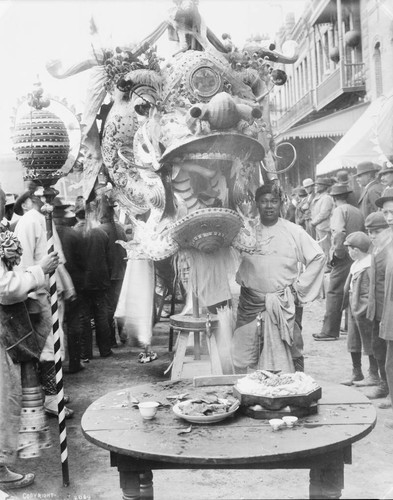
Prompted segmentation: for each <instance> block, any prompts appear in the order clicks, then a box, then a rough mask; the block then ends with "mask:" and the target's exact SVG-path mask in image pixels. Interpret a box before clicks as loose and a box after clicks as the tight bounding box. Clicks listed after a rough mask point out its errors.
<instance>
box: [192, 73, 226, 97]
mask: <svg viewBox="0 0 393 500" xmlns="http://www.w3.org/2000/svg"><path fill="white" fill-rule="evenodd" d="M190 85H191V88H192V90H193V91H194V92H195V93H196V94H197V95H198V96H200V97H202V98H203V97H212V96H213V95H215V94H217V92H219V91H220V89H221V86H222V81H221V77H220V75H219V74H218V72H217V71H215V70H214V69H212V68H209V67H207V66H201V67H199V68H197V69H196V70H195V71H193V73H192V74H191V77H190Z"/></svg>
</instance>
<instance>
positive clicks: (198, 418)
mask: <svg viewBox="0 0 393 500" xmlns="http://www.w3.org/2000/svg"><path fill="white" fill-rule="evenodd" d="M239 406H240V402H239V401H238V400H237V399H234V398H229V399H221V398H218V399H217V400H216V401H214V402H211V401H209V400H204V399H189V400H188V401H183V402H181V403H177V404H175V406H174V407H173V411H174V413H175V415H177V416H178V417H180V418H183V419H184V420H187V422H190V423H193V424H213V423H215V422H221V421H222V420H225V419H226V418H228V417H230V416H231V415H234V414H235V413H236V411H237V410H238V408H239Z"/></svg>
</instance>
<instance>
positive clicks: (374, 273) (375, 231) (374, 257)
mask: <svg viewBox="0 0 393 500" xmlns="http://www.w3.org/2000/svg"><path fill="white" fill-rule="evenodd" d="M365 226H366V230H367V232H368V235H369V237H370V240H371V243H372V245H371V247H370V253H371V279H370V288H369V291H368V307H367V318H368V319H369V320H371V321H372V322H373V325H372V349H373V356H374V358H375V359H376V360H377V363H378V370H379V376H380V379H379V381H378V385H377V387H374V388H373V389H372V390H371V391H370V392H368V393H367V394H366V396H367V397H368V398H369V399H377V398H386V397H387V396H388V395H389V388H388V383H387V380H386V371H385V363H386V342H385V340H384V339H381V337H380V336H379V325H380V322H381V317H382V311H383V303H384V296H385V274H386V262H387V259H388V257H389V252H390V251H391V243H392V236H393V235H392V231H390V230H389V226H388V224H387V222H386V220H385V217H384V216H383V213H382V212H381V211H380V210H379V211H378V212H373V213H372V214H370V215H369V216H368V217H367V219H366V221H365ZM366 384H367V382H364V381H361V382H356V383H355V385H360V386H362V385H366ZM389 404H390V402H389V401H385V402H383V401H382V402H381V403H379V405H378V406H379V407H380V408H382V407H384V406H386V405H389ZM381 405H382V406H381Z"/></svg>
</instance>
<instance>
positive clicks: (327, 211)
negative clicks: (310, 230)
mask: <svg viewBox="0 0 393 500" xmlns="http://www.w3.org/2000/svg"><path fill="white" fill-rule="evenodd" d="M331 185H332V182H331V180H330V179H327V178H323V177H317V178H316V179H315V196H314V199H313V200H312V203H311V225H312V226H313V227H314V228H315V233H316V239H317V241H318V243H319V244H320V246H321V248H322V250H323V252H324V254H325V256H326V260H328V259H329V252H330V244H331V237H330V216H331V215H332V211H333V199H332V197H331V196H330V194H329V193H328V190H329V188H330V186H331Z"/></svg>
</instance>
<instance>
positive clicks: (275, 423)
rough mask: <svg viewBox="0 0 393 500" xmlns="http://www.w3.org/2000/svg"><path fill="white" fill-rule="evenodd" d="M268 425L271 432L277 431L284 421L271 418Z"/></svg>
mask: <svg viewBox="0 0 393 500" xmlns="http://www.w3.org/2000/svg"><path fill="white" fill-rule="evenodd" d="M269 424H270V425H271V427H272V429H273V431H278V430H279V429H280V427H282V426H283V425H285V424H284V421H283V420H281V418H271V419H270V420H269Z"/></svg>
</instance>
